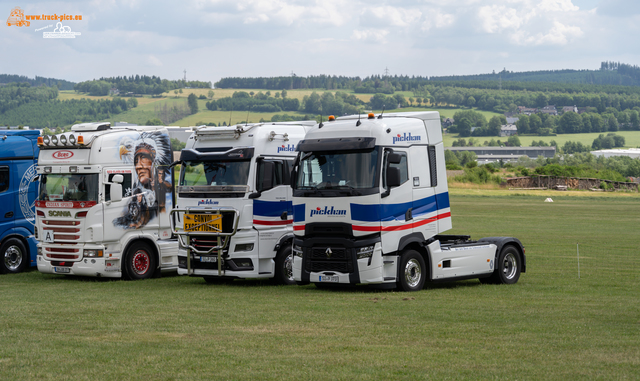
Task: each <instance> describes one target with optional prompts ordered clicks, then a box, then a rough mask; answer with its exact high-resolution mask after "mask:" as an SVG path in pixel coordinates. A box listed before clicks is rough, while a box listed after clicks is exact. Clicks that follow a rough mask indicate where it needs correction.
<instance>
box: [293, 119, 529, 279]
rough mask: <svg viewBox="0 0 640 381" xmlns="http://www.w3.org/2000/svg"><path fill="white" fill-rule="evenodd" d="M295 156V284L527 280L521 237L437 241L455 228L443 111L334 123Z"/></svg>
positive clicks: (315, 132)
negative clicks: (439, 112)
mask: <svg viewBox="0 0 640 381" xmlns="http://www.w3.org/2000/svg"><path fill="white" fill-rule="evenodd" d="M297 150H298V151H299V154H298V158H297V160H296V164H295V166H294V169H293V173H292V187H293V215H294V224H293V229H294V233H295V239H294V240H293V254H294V260H293V275H294V279H295V280H296V281H297V282H298V283H300V284H308V283H315V284H316V285H318V286H323V285H327V284H341V283H342V284H367V285H377V286H378V287H380V288H396V287H398V288H399V289H402V290H405V291H416V290H420V289H422V287H423V285H424V283H425V281H451V280H460V279H469V278H480V280H481V281H482V282H492V283H515V282H517V281H518V278H519V277H520V273H521V272H524V271H525V269H526V262H525V251H524V247H523V246H522V244H521V243H520V241H519V240H517V239H515V238H510V237H492V238H482V239H479V240H477V241H474V240H471V239H470V237H469V236H466V235H442V234H441V233H443V232H445V231H447V230H449V229H451V227H452V223H451V211H450V205H449V193H448V187H447V177H446V169H445V159H444V147H443V143H442V133H441V127H440V116H439V114H438V112H413V113H396V114H385V115H382V114H380V115H379V116H375V115H374V114H369V115H367V116H364V117H362V118H361V117H360V116H358V115H355V116H346V117H341V118H338V119H335V118H332V117H330V118H329V121H328V122H325V123H320V124H319V125H318V126H316V127H314V128H313V129H312V130H310V131H309V132H308V133H307V135H306V137H305V139H304V140H302V141H301V142H300V143H299V144H298V146H297Z"/></svg>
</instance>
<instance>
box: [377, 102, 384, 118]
mask: <svg viewBox="0 0 640 381" xmlns="http://www.w3.org/2000/svg"><path fill="white" fill-rule="evenodd" d="M384 108H385V105H382V112H381V113H380V115H378V119H382V114H384Z"/></svg>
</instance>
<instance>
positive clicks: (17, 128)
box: [0, 126, 30, 130]
mask: <svg viewBox="0 0 640 381" xmlns="http://www.w3.org/2000/svg"><path fill="white" fill-rule="evenodd" d="M22 129H23V130H29V129H30V128H29V126H22ZM0 130H20V126H10V127H7V126H0Z"/></svg>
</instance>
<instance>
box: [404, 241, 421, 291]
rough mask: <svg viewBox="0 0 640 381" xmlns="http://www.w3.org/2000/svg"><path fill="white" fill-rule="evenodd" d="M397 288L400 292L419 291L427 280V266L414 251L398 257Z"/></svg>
mask: <svg viewBox="0 0 640 381" xmlns="http://www.w3.org/2000/svg"><path fill="white" fill-rule="evenodd" d="M398 270H399V271H398V288H399V289H400V290H402V291H420V290H422V287H424V283H425V281H426V280H427V266H426V265H425V263H424V258H422V255H420V253H418V252H417V251H415V250H407V251H406V252H404V254H402V256H401V257H400V268H399V269H398Z"/></svg>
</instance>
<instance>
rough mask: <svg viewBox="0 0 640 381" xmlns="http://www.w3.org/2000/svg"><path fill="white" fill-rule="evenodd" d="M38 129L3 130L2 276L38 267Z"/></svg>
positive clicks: (0, 142) (0, 144)
mask: <svg viewBox="0 0 640 381" xmlns="http://www.w3.org/2000/svg"><path fill="white" fill-rule="evenodd" d="M39 135H40V132H39V131H35V130H1V131H0V256H1V257H0V274H1V273H18V272H20V271H22V270H24V269H25V268H27V267H29V266H35V265H36V254H37V247H36V245H37V243H38V242H37V240H36V238H35V236H34V225H35V208H34V202H35V199H36V193H37V187H38V184H37V182H34V181H33V180H34V179H35V177H36V162H37V159H38V145H37V139H38V136H39Z"/></svg>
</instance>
